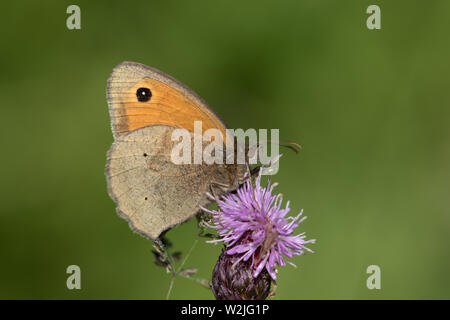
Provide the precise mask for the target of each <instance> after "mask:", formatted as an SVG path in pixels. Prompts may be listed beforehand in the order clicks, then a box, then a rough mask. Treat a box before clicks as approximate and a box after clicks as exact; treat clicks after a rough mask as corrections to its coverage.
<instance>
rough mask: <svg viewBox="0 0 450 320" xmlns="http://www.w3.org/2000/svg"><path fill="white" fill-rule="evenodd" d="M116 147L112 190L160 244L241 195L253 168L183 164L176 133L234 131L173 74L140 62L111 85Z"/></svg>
mask: <svg viewBox="0 0 450 320" xmlns="http://www.w3.org/2000/svg"><path fill="white" fill-rule="evenodd" d="M106 97H107V101H108V107H109V114H110V117H111V128H112V132H113V136H114V142H113V144H112V146H111V148H110V149H109V151H108V153H107V164H106V169H105V174H106V178H107V184H108V193H109V195H110V197H111V198H112V199H113V200H114V202H115V203H116V206H117V208H116V209H117V212H118V214H119V215H120V216H121V217H122V218H124V219H126V220H127V221H128V222H129V225H130V227H131V228H132V230H134V231H135V232H137V233H138V234H140V235H142V236H144V237H146V238H148V239H152V240H155V239H157V238H158V237H159V236H160V235H161V233H163V232H164V231H166V230H168V229H170V228H172V227H174V226H176V225H178V224H180V223H182V222H184V221H187V220H188V219H190V218H192V217H193V216H195V215H196V213H197V212H199V210H200V207H205V206H207V205H208V204H210V203H211V202H212V201H213V200H212V198H211V194H209V195H208V193H211V192H212V194H214V196H216V197H217V196H220V195H223V194H225V193H228V192H231V191H234V190H236V189H237V188H238V187H239V185H240V184H242V183H243V182H244V181H245V179H246V177H247V176H248V166H246V165H245V164H237V163H231V164H227V163H226V162H224V163H222V164H216V163H213V164H206V163H204V162H202V163H201V164H182V165H180V164H175V163H173V161H172V160H171V151H172V150H173V148H174V146H175V145H176V144H177V141H173V139H172V136H173V132H174V130H177V129H185V130H187V131H188V132H189V133H190V134H192V135H194V123H195V121H201V123H202V129H203V130H204V131H206V130H208V129H217V130H219V131H220V132H221V133H222V134H223V136H226V126H225V124H224V122H223V121H222V120H221V119H220V118H219V116H218V115H217V114H216V113H215V112H214V111H213V110H212V109H211V107H209V106H208V105H207V104H206V102H205V101H203V100H202V99H201V98H200V97H199V96H198V95H197V94H196V93H194V92H193V91H192V90H191V89H189V88H188V87H187V86H186V85H184V84H182V83H181V82H179V81H178V80H176V79H174V78H172V77H171V76H169V75H167V74H165V73H163V72H161V71H159V70H157V69H155V68H151V67H148V66H146V65H143V64H140V63H136V62H122V63H120V64H119V65H117V66H116V67H115V68H114V69H113V71H112V73H111V75H110V77H109V79H108V82H107V94H106Z"/></svg>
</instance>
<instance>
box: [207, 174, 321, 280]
mask: <svg viewBox="0 0 450 320" xmlns="http://www.w3.org/2000/svg"><path fill="white" fill-rule="evenodd" d="M276 186H277V184H276V183H274V184H272V185H271V183H270V181H269V182H268V185H267V187H265V188H264V187H262V186H261V175H259V176H258V177H257V178H256V181H255V185H254V186H252V184H251V180H250V179H248V180H247V181H246V182H245V183H244V185H243V186H242V187H240V188H239V189H238V190H237V194H232V193H230V194H227V195H225V196H223V197H222V198H221V199H218V200H217V203H218V206H219V210H218V211H214V210H207V209H204V208H203V210H204V211H206V212H209V213H210V214H212V223H211V224H209V225H208V226H209V227H211V228H214V229H216V230H217V232H218V233H219V235H220V237H221V238H220V239H218V240H212V241H208V242H211V243H214V242H223V243H224V244H225V246H226V251H225V252H226V254H228V255H238V256H239V259H237V260H236V262H235V264H237V263H239V262H240V261H241V260H243V261H249V259H251V267H252V270H253V277H254V278H256V277H258V275H259V274H260V273H261V271H262V270H263V269H264V268H265V269H266V270H267V272H268V273H269V274H270V276H271V278H272V279H274V280H275V279H276V277H277V275H276V272H275V271H274V268H275V266H276V264H278V265H279V266H284V265H286V261H285V258H284V257H283V256H286V257H288V258H292V257H293V256H294V255H302V254H304V253H305V252H304V250H306V251H309V252H313V251H312V250H311V249H309V248H307V247H305V245H306V244H308V243H315V240H314V239H313V240H305V237H306V236H305V233H304V232H302V233H300V234H298V235H292V233H293V232H294V229H295V228H296V227H297V226H298V225H299V224H300V223H301V222H302V221H303V220H305V219H306V217H302V218H301V215H302V212H303V210H302V211H301V212H300V213H299V214H298V215H297V216H296V217H288V218H285V216H286V215H287V214H288V213H289V211H290V208H289V201H288V202H287V204H286V207H285V208H281V204H282V201H283V200H282V195H281V194H277V195H275V194H274V195H273V194H272V191H273V189H274V187H276ZM287 263H289V264H291V265H293V266H295V265H294V264H292V263H291V262H287Z"/></svg>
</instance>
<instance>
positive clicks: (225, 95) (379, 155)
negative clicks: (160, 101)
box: [0, 0, 450, 299]
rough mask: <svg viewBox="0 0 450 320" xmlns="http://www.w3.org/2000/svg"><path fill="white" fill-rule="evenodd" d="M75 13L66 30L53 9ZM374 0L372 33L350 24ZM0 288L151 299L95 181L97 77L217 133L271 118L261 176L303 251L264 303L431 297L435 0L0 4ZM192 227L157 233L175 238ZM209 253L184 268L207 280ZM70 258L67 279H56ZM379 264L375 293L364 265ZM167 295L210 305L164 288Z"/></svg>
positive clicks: (439, 247) (443, 137)
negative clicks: (302, 240) (275, 169)
mask: <svg viewBox="0 0 450 320" xmlns="http://www.w3.org/2000/svg"><path fill="white" fill-rule="evenodd" d="M70 4H78V5H79V6H80V7H81V26H82V29H81V30H73V31H71V30H68V29H67V28H66V18H67V17H68V14H66V8H67V6H68V5H70ZM371 4H378V5H379V6H380V7H381V19H382V22H381V23H382V29H381V30H379V31H376V30H375V31H371V30H368V29H367V28H366V19H367V17H368V15H367V14H366V8H367V7H368V6H369V5H371ZM1 12H2V15H1V19H0V30H1V31H0V32H1V39H2V45H1V51H0V64H1V74H0V90H1V110H2V112H1V114H2V116H1V117H2V120H3V122H2V123H3V125H2V126H0V130H1V136H2V138H1V141H2V144H1V145H2V153H1V160H0V161H1V166H0V168H1V169H0V170H1V171H0V172H1V195H2V196H1V204H0V207H1V215H0V298H2V299H17V298H26V299H32V298H36V299H163V298H164V297H165V294H166V292H167V288H168V284H169V275H167V274H166V273H165V271H164V270H163V269H161V268H158V267H156V266H155V265H154V264H153V256H152V254H151V243H150V242H149V241H147V240H145V239H144V238H142V237H140V236H138V235H136V234H134V233H132V232H131V231H130V229H129V227H128V225H127V223H126V222H125V221H124V220H122V219H121V218H119V217H118V216H117V214H116V213H115V205H114V203H113V201H112V200H111V199H110V198H109V197H108V195H107V192H106V181H105V176H104V166H105V154H106V151H107V150H108V149H109V147H110V145H111V143H112V141H113V139H112V135H111V131H110V124H109V115H108V111H107V104H106V100H105V86H106V80H107V77H108V75H109V73H110V72H111V70H112V68H113V67H114V66H115V65H116V64H118V63H120V62H122V61H124V60H131V61H137V62H141V63H144V64H147V65H150V66H153V67H156V68H158V69H161V70H163V71H164V72H166V73H168V74H171V75H172V76H174V77H176V78H178V79H180V80H181V81H182V82H184V83H186V84H187V85H188V86H190V87H191V88H192V89H194V90H195V91H196V92H197V93H198V94H199V95H200V96H202V97H203V98H204V99H205V100H206V101H208V102H209V104H210V105H211V106H212V107H213V108H214V109H215V110H216V111H217V112H218V113H219V114H220V115H221V116H222V118H223V119H224V120H225V122H226V123H227V124H228V126H229V127H230V128H244V129H246V128H280V138H281V139H286V140H294V141H296V142H298V143H300V144H301V145H302V146H303V150H302V151H301V153H300V154H299V155H295V154H294V153H292V152H289V151H287V150H285V151H284V157H283V158H282V160H281V163H280V171H279V173H278V174H277V175H276V176H275V177H274V180H275V181H277V182H279V184H280V185H279V187H278V191H280V192H282V193H283V194H284V196H285V199H290V200H291V208H292V213H293V214H296V213H297V212H298V211H300V210H301V209H302V208H304V210H305V214H306V215H307V216H308V219H307V220H306V221H305V222H304V223H302V225H301V226H300V227H299V230H300V231H306V233H307V235H308V238H316V239H317V244H315V245H312V246H311V248H313V249H314V250H315V253H314V254H308V255H306V256H302V257H297V258H295V259H293V262H294V263H296V264H297V265H298V268H297V269H295V268H292V267H290V266H287V267H284V268H282V269H280V270H279V271H280V272H279V279H278V292H277V295H276V299H394V298H401V299H403V298H405V299H417V298H423V299H442V298H446V299H449V298H450V274H449V272H450V250H449V243H450V212H449V208H450V200H449V189H450V188H449V187H450V183H449V181H450V180H449V178H450V126H449V124H450V97H449V87H448V86H449V83H450V82H449V80H450V59H449V58H450V37H449V32H450V1H447V0H440V1H439V0H436V1H425V0H421V1H406V0H402V1H376V0H373V1H372V0H371V1H365V0H364V1H361V0H353V1H350V0H345V1H334V0H322V1H319V0H315V1H313V0H308V1H299V0H296V1H261V0H259V1H207V0H203V1H195V2H193V1H164V2H163V1H121V2H113V1H77V2H72V1H39V2H37V1H21V0H18V1H8V2H5V3H2V5H1ZM195 235H196V224H195V221H191V222H189V223H186V224H183V225H181V226H180V227H178V228H176V229H174V230H172V231H170V232H169V233H168V236H169V238H170V239H171V241H172V242H173V243H174V245H175V248H176V249H180V250H182V251H183V252H184V253H185V252H186V251H188V249H189V248H190V246H191V244H192V243H193V241H194V240H195V238H196V236H195ZM219 253H220V246H213V245H211V244H206V243H204V241H203V239H202V240H201V241H200V243H199V245H198V246H197V248H196V249H195V251H194V252H193V254H192V256H191V258H190V259H189V260H188V262H187V266H191V267H197V268H199V276H201V277H205V278H209V277H210V275H211V272H212V268H213V266H214V264H215V262H216V259H217V257H218V255H219ZM71 264H76V265H79V266H80V267H81V281H82V289H81V290H73V291H70V290H68V289H67V288H66V278H67V276H68V275H67V274H66V268H67V266H68V265H71ZM372 264H376V265H379V266H380V267H381V290H368V289H367V288H366V279H367V277H368V275H367V274H366V268H367V266H369V265H372ZM172 298H174V299H185V298H189V299H212V298H213V295H212V294H211V292H209V291H208V290H207V289H204V288H202V287H201V286H199V285H197V284H195V283H193V282H191V281H189V280H186V279H178V280H176V282H175V286H174V289H173V294H172Z"/></svg>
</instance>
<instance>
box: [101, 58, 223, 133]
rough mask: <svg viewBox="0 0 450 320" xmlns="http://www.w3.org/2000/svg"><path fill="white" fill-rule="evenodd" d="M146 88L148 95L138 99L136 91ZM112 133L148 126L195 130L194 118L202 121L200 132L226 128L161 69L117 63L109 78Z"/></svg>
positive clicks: (185, 88) (197, 98) (204, 106)
mask: <svg viewBox="0 0 450 320" xmlns="http://www.w3.org/2000/svg"><path fill="white" fill-rule="evenodd" d="M139 88H148V89H150V92H151V97H150V99H149V100H148V101H139V100H138V97H137V90H138V89H139ZM107 98H108V103H109V109H110V115H111V121H112V128H113V132H114V136H115V137H118V136H121V135H123V134H125V133H127V132H129V131H133V130H136V129H139V128H142V127H146V126H151V125H158V124H163V125H169V126H172V127H178V128H184V129H187V130H189V131H192V132H193V131H194V121H202V129H203V131H205V130H208V129H210V128H216V129H219V130H220V131H221V132H222V134H223V137H225V136H226V131H225V130H226V127H225V125H224V123H223V122H222V121H221V120H220V118H219V117H218V116H217V115H216V114H215V113H214V112H213V111H212V110H211V109H210V108H209V107H208V106H207V105H206V103H204V102H203V100H201V99H200V98H199V97H198V96H197V95H196V94H195V93H194V92H193V91H191V90H190V89H189V88H187V87H186V86H184V85H183V84H181V83H179V82H178V81H176V80H175V79H173V78H171V77H170V76H168V75H165V74H164V73H162V72H161V71H158V70H156V69H153V68H150V67H147V66H143V65H140V64H136V63H132V62H125V63H122V64H120V65H118V66H117V67H116V68H115V69H114V71H113V73H112V74H111V76H110V79H109V81H108V90H107Z"/></svg>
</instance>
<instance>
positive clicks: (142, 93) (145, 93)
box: [136, 88, 152, 102]
mask: <svg viewBox="0 0 450 320" xmlns="http://www.w3.org/2000/svg"><path fill="white" fill-rule="evenodd" d="M136 97H137V99H138V101H139V102H147V101H148V100H150V98H151V97H152V92H151V91H150V89H149V88H139V89H137V91H136Z"/></svg>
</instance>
